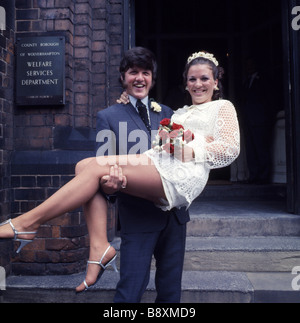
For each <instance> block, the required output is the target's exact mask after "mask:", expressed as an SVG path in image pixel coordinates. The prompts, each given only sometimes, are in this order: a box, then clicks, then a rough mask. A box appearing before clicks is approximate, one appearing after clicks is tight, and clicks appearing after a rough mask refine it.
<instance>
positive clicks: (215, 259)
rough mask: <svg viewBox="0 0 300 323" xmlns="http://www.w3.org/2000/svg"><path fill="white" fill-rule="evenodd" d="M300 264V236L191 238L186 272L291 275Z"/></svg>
mask: <svg viewBox="0 0 300 323" xmlns="http://www.w3.org/2000/svg"><path fill="white" fill-rule="evenodd" d="M299 265H300V238H299V237H205V238H203V237H188V238H187V240H186V254H185V265H184V269H185V270H194V271H195V270H199V271H210V270H212V271H214V270H216V271H222V270H225V271H241V272H265V271H268V272H291V270H292V268H294V267H295V266H299Z"/></svg>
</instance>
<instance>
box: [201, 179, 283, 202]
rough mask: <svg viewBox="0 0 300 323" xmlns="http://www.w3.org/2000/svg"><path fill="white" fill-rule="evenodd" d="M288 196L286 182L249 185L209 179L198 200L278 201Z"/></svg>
mask: <svg viewBox="0 0 300 323" xmlns="http://www.w3.org/2000/svg"><path fill="white" fill-rule="evenodd" d="M285 197H286V184H266V185H249V184H239V183H232V182H228V181H225V182H224V183H223V184H221V185H220V184H219V182H218V181H216V182H214V181H209V182H208V185H207V186H206V187H205V189H204V191H203V192H202V193H201V195H200V196H199V197H198V198H197V201H214V200H218V201H219V200H228V199H230V200H247V201H266V200H269V201H276V200H278V199H284V198H285Z"/></svg>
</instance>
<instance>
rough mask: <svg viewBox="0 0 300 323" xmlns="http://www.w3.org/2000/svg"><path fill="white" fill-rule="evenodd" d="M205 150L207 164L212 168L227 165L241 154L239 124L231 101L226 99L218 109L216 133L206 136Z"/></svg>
mask: <svg viewBox="0 0 300 323" xmlns="http://www.w3.org/2000/svg"><path fill="white" fill-rule="evenodd" d="M210 140H211V142H209V141H210ZM207 141H208V142H207ZM205 152H206V154H205V155H206V156H205V159H206V163H207V166H208V167H209V168H211V169H213V168H221V167H226V166H228V165H230V164H231V163H232V162H233V161H234V160H235V159H236V158H237V157H238V156H239V153H240V132H239V124H238V120H237V115H236V111H235V108H234V106H233V105H232V103H231V102H229V101H225V103H224V104H223V105H222V106H221V107H220V109H219V111H218V115H217V117H216V119H215V125H214V135H213V138H206V144H205Z"/></svg>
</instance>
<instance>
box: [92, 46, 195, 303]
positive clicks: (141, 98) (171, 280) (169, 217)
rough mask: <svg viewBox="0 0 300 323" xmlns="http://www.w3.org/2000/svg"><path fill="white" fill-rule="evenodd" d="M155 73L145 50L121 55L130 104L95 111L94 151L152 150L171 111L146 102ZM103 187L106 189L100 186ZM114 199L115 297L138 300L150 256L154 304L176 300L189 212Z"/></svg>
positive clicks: (130, 198)
mask: <svg viewBox="0 0 300 323" xmlns="http://www.w3.org/2000/svg"><path fill="white" fill-rule="evenodd" d="M156 71H157V65H156V61H155V58H154V56H153V54H152V53H151V52H150V51H149V50H147V49H145V48H141V47H137V48H133V49H130V50H129V51H127V52H126V53H125V55H124V58H123V60H122V61H121V64H120V74H121V77H120V81H121V83H122V85H123V87H124V89H125V90H126V91H127V93H128V94H129V99H130V103H128V104H126V105H124V104H115V105H113V106H110V107H108V108H107V109H104V110H102V111H100V112H99V113H98V114H97V133H98V135H97V141H98V146H97V155H99V154H100V155H101V154H102V155H103V154H105V153H106V154H107V153H108V154H117V155H119V154H131V153H132V154H136V153H143V152H144V151H146V150H148V149H149V148H151V130H152V132H153V130H157V129H158V126H159V122H160V121H161V120H162V119H164V118H170V117H171V115H172V114H173V111H172V110H171V109H170V108H168V107H167V106H164V105H162V104H160V105H158V104H153V103H152V102H151V101H150V100H149V97H148V94H149V91H150V89H151V88H152V87H153V85H154V80H155V77H156ZM141 106H142V108H143V109H144V114H143V115H140V113H142V112H140V108H141ZM152 138H153V137H152ZM105 150H106V152H105ZM102 188H103V190H104V191H105V185H103V186H102ZM118 203H119V207H118V209H119V222H120V232H121V250H120V253H121V261H120V281H119V283H118V285H117V292H116V295H115V299H114V301H115V302H116V303H137V302H140V300H141V297H142V295H143V293H144V292H145V290H146V287H147V285H148V282H149V277H150V267H151V260H152V256H153V255H154V257H155V259H156V275H155V284H156V290H157V298H156V302H158V303H164V302H165V303H168V302H170V303H171V302H174V303H178V302H180V296H181V278H182V271H183V262H184V253H185V238H186V223H187V222H188V221H189V215H188V212H187V211H186V210H185V209H173V210H171V211H170V212H163V211H162V210H161V209H159V208H158V207H156V206H155V205H154V204H153V203H152V202H150V201H147V200H144V199H140V198H136V197H133V196H129V195H126V194H122V193H118Z"/></svg>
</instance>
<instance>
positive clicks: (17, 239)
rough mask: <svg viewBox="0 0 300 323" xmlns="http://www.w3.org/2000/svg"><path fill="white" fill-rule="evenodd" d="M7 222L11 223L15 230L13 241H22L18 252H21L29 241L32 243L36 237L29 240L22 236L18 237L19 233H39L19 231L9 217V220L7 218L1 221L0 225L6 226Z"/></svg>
mask: <svg viewBox="0 0 300 323" xmlns="http://www.w3.org/2000/svg"><path fill="white" fill-rule="evenodd" d="M6 224H9V225H10V226H11V228H12V230H13V232H14V237H13V238H12V240H13V241H18V242H20V243H21V244H20V246H19V248H18V250H17V253H20V251H21V250H22V249H23V248H24V247H25V246H26V245H27V244H28V243H30V242H32V241H33V240H34V239H32V240H29V239H21V238H18V236H19V235H26V234H34V235H36V234H37V232H36V231H35V232H19V231H17V230H16V228H15V227H14V225H13V224H12V222H11V219H9V220H7V221H5V222H2V223H0V227H2V226H4V225H6Z"/></svg>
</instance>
